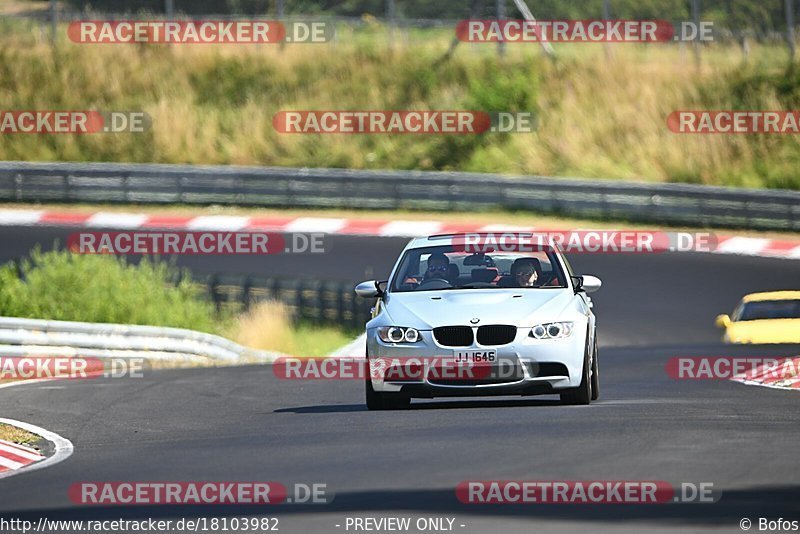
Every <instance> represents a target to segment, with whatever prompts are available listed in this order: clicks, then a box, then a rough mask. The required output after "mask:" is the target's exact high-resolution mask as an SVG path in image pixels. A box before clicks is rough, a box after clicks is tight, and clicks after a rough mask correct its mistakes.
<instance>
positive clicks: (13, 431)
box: [0, 423, 41, 445]
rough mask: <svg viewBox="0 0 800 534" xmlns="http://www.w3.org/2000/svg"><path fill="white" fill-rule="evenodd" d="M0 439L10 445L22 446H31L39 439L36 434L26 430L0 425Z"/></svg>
mask: <svg viewBox="0 0 800 534" xmlns="http://www.w3.org/2000/svg"><path fill="white" fill-rule="evenodd" d="M0 439H3V440H6V441H10V442H12V443H20V444H22V445H31V444H33V443H36V442H37V441H39V440H40V439H41V438H40V437H39V436H37V435H36V434H31V433H30V432H28V431H27V430H22V429H21V428H17V427H15V426H11V425H6V424H3V423H0Z"/></svg>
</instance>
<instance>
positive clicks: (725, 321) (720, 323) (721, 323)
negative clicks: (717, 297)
mask: <svg viewBox="0 0 800 534" xmlns="http://www.w3.org/2000/svg"><path fill="white" fill-rule="evenodd" d="M714 324H715V325H717V328H728V327H729V326H730V325H731V318H730V317H729V316H728V315H726V314H724V313H723V314H722V315H717V318H716V319H715V320H714Z"/></svg>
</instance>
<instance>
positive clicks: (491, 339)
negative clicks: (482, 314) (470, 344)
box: [478, 324, 517, 346]
mask: <svg viewBox="0 0 800 534" xmlns="http://www.w3.org/2000/svg"><path fill="white" fill-rule="evenodd" d="M515 337H517V327H516V326H511V325H507V324H487V325H484V326H481V327H479V328H478V343H480V344H481V345H487V346H488V345H507V344H509V343H511V342H512V341H514V338H515Z"/></svg>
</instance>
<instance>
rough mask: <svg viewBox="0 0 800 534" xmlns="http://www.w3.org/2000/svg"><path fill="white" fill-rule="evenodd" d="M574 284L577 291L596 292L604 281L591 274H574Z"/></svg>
mask: <svg viewBox="0 0 800 534" xmlns="http://www.w3.org/2000/svg"><path fill="white" fill-rule="evenodd" d="M572 284H573V285H574V286H575V292H576V293H577V292H579V291H583V292H585V293H594V292H595V291H597V290H598V289H600V286H602V285H603V281H602V280H600V279H599V278H597V277H596V276H592V275H591V274H584V275H583V276H573V277H572Z"/></svg>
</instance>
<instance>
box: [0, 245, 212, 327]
mask: <svg viewBox="0 0 800 534" xmlns="http://www.w3.org/2000/svg"><path fill="white" fill-rule="evenodd" d="M178 274H179V272H178V271H176V269H175V268H174V267H172V266H170V265H168V264H166V263H164V262H160V261H150V260H148V259H147V258H143V259H142V261H141V262H139V263H138V264H137V265H133V264H128V263H127V262H126V261H125V260H124V259H123V258H118V257H115V256H107V255H76V254H71V253H70V252H68V251H52V252H42V251H41V250H38V249H36V250H34V251H33V252H32V253H31V256H30V258H29V259H26V260H23V262H22V263H21V264H20V267H19V268H17V266H16V265H14V264H6V265H4V266H2V267H0V315H4V316H12V317H27V318H47V319H54V320H62V321H87V322H97V323H127V324H141V325H155V326H173V327H179V328H191V329H193V330H200V331H203V332H210V333H218V332H220V330H221V328H222V326H221V325H222V324H224V323H225V322H226V321H225V320H221V319H223V318H220V317H219V316H218V315H217V314H216V312H215V309H214V305H213V304H212V303H211V302H210V301H208V300H207V299H206V298H205V296H204V293H203V290H202V288H200V287H199V286H197V285H196V284H195V283H193V282H191V281H190V280H189V279H188V278H183V279H181V280H180V281H179V282H177V283H176V282H175V280H177V279H178V278H179V277H178Z"/></svg>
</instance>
